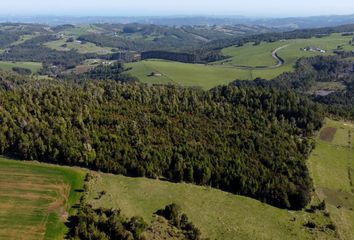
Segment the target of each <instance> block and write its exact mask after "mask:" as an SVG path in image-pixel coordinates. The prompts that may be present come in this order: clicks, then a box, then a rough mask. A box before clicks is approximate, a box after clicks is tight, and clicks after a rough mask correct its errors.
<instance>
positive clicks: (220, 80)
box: [127, 60, 250, 89]
mask: <svg viewBox="0 0 354 240" xmlns="http://www.w3.org/2000/svg"><path fill="white" fill-rule="evenodd" d="M127 67H132V68H133V70H132V71H130V72H131V73H132V74H133V75H134V76H137V77H138V78H139V79H140V80H141V81H142V82H145V83H153V84H155V83H156V84H166V83H174V84H179V85H183V86H200V87H203V88H205V89H209V88H212V87H214V86H216V85H223V84H227V83H229V82H231V81H233V80H234V79H236V78H237V77H240V78H242V79H250V75H249V72H248V71H244V70H240V69H235V68H230V67H223V66H208V65H202V64H186V63H177V62H170V61H160V60H148V61H141V62H138V63H131V64H127ZM151 72H159V73H161V74H162V76H161V77H148V76H147V75H149V74H150V73H151Z"/></svg>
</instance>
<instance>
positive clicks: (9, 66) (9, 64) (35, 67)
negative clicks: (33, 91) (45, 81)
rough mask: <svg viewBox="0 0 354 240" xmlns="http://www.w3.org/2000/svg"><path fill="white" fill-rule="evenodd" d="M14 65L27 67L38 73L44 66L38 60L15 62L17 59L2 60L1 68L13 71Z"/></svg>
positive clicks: (0, 62)
mask: <svg viewBox="0 0 354 240" xmlns="http://www.w3.org/2000/svg"><path fill="white" fill-rule="evenodd" d="M13 67H20V68H27V69H29V70H31V72H32V73H37V72H38V71H39V70H40V69H41V68H42V63H38V62H15V61H12V62H11V61H0V69H2V70H6V71H11V70H12V68H13Z"/></svg>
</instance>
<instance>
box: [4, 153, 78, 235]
mask: <svg viewBox="0 0 354 240" xmlns="http://www.w3.org/2000/svg"><path fill="white" fill-rule="evenodd" d="M83 178H84V172H83V171H81V170H76V169H69V168H64V167H57V166H50V165H43V164H36V163H31V162H20V161H15V160H8V159H4V158H1V157H0V239H63V238H64V235H65V232H66V227H65V224H64V222H65V221H66V218H67V217H68V214H69V213H70V212H71V213H72V211H73V209H71V206H72V205H73V204H75V203H76V202H77V201H78V199H79V194H78V193H77V192H76V191H75V190H76V189H79V188H81V187H82V184H83Z"/></svg>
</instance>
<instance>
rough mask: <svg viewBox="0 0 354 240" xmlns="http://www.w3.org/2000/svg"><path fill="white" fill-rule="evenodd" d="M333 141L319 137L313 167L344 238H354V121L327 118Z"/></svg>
mask: <svg viewBox="0 0 354 240" xmlns="http://www.w3.org/2000/svg"><path fill="white" fill-rule="evenodd" d="M325 128H335V129H336V132H335V134H334V137H333V140H332V141H331V142H328V141H324V140H321V138H320V137H318V138H317V144H316V149H315V150H314V151H313V153H312V155H311V157H310V161H309V166H310V170H311V173H312V177H313V180H314V184H315V188H316V193H317V195H318V197H319V198H320V199H322V200H325V201H326V204H327V208H328V211H329V213H330V214H331V218H332V220H333V221H334V222H335V224H336V226H337V228H338V234H339V237H340V239H348V240H349V239H354V186H353V183H354V124H353V123H349V122H341V121H333V120H330V119H327V121H326V125H325V126H324V128H323V129H322V131H324V129H325Z"/></svg>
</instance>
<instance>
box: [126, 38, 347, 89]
mask: <svg viewBox="0 0 354 240" xmlns="http://www.w3.org/2000/svg"><path fill="white" fill-rule="evenodd" d="M350 39H351V37H350V36H349V37H343V36H341V34H333V35H331V36H328V37H324V38H312V39H295V40H287V41H277V42H274V43H264V42H263V43H261V44H260V45H258V46H253V45H252V44H245V45H244V46H243V47H229V48H225V49H223V54H225V55H227V56H231V57H232V58H230V59H227V60H224V61H220V62H216V63H213V64H210V65H200V64H184V63H176V62H167V61H162V60H147V61H141V62H136V63H131V64H127V66H128V67H132V68H133V69H132V70H131V71H130V73H131V74H133V75H134V76H137V77H138V78H139V79H140V80H141V81H143V82H146V83H159V84H166V83H171V82H172V83H176V84H180V85H184V86H200V87H203V88H204V89H209V88H212V87H215V86H216V85H222V84H227V83H229V82H231V81H233V80H236V79H244V80H249V79H254V78H256V77H261V78H264V79H272V78H274V77H276V76H278V75H279V74H281V73H283V72H287V71H292V70H293V66H294V64H295V62H296V61H297V59H299V58H300V57H310V56H315V55H318V54H320V53H318V52H316V53H313V52H304V51H302V50H300V49H301V48H305V47H308V46H311V47H320V48H322V49H324V50H327V53H325V54H326V55H328V54H332V53H333V50H335V49H337V46H338V45H341V46H343V49H345V50H348V51H349V50H353V49H354V47H353V46H350V45H349V43H348V42H349V40H350ZM284 45H288V46H287V47H286V48H283V49H281V50H279V52H278V55H279V56H280V57H282V58H283V59H284V60H285V64H284V65H283V66H281V67H278V68H270V69H251V70H250V69H239V68H236V67H235V65H242V66H249V67H255V66H273V65H275V63H276V61H275V60H274V59H273V58H272V56H271V52H272V51H273V50H274V49H276V48H278V47H281V46H284ZM151 72H159V73H161V74H163V77H148V75H149V74H150V73H151Z"/></svg>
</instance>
